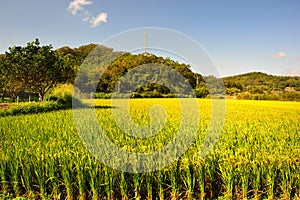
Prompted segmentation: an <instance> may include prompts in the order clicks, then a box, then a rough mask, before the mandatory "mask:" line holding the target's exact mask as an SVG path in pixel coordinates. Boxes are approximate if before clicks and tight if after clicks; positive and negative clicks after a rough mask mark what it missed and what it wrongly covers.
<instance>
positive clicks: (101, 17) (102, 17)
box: [90, 12, 107, 28]
mask: <svg viewBox="0 0 300 200" xmlns="http://www.w3.org/2000/svg"><path fill="white" fill-rule="evenodd" d="M106 22H107V13H104V12H103V13H99V14H98V15H97V16H96V17H92V18H91V19H90V23H91V27H93V28H94V27H96V26H98V25H99V24H101V23H106Z"/></svg>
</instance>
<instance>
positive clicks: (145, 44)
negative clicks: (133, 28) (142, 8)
mask: <svg viewBox="0 0 300 200" xmlns="http://www.w3.org/2000/svg"><path fill="white" fill-rule="evenodd" d="M147 48H148V35H147V32H146V31H145V32H144V50H145V52H144V53H148V52H147V50H148V49H147Z"/></svg>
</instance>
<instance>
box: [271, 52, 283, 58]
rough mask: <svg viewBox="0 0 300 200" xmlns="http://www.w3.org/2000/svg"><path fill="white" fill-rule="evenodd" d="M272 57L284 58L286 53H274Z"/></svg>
mask: <svg viewBox="0 0 300 200" xmlns="http://www.w3.org/2000/svg"><path fill="white" fill-rule="evenodd" d="M272 57H273V58H284V57H286V53H285V52H278V53H276V54H274V55H273V56H272Z"/></svg>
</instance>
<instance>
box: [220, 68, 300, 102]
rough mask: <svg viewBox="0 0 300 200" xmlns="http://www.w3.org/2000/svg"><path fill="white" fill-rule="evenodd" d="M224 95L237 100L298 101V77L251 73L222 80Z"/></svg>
mask: <svg viewBox="0 0 300 200" xmlns="http://www.w3.org/2000/svg"><path fill="white" fill-rule="evenodd" d="M223 81H224V86H225V87H226V93H227V94H228V95H233V96H235V95H236V96H237V97H238V98H239V99H254V100H298V101H299V100H300V77H298V76H294V77H292V76H273V75H268V74H265V73H261V72H252V73H247V74H241V75H236V76H230V77H225V78H223Z"/></svg>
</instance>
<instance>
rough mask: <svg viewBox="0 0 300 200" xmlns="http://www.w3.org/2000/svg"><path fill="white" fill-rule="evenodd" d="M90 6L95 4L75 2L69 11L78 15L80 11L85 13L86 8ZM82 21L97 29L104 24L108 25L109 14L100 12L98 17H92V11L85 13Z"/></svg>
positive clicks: (82, 1)
mask: <svg viewBox="0 0 300 200" xmlns="http://www.w3.org/2000/svg"><path fill="white" fill-rule="evenodd" d="M90 4H93V2H92V1H89V0H73V1H72V2H71V3H70V4H69V6H68V8H67V10H68V11H70V12H71V13H72V14H73V15H76V14H77V13H78V11H84V8H83V7H84V6H86V5H90ZM82 21H83V22H88V23H90V25H91V27H92V28H95V27H97V26H98V25H100V24H102V23H107V13H105V12H100V13H99V14H98V15H97V16H96V17H92V14H91V12H90V11H85V12H84V13H83V18H82Z"/></svg>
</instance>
